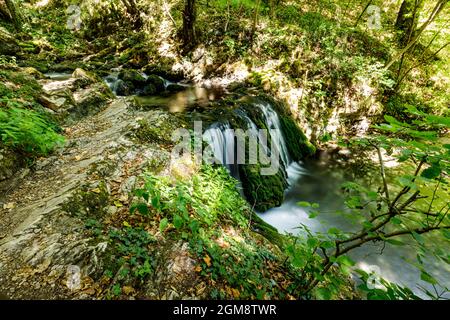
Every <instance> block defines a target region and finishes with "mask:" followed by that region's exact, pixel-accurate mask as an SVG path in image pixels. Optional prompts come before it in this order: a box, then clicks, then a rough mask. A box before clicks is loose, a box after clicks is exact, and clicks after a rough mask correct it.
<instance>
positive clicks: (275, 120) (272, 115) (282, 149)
mask: <svg viewBox="0 0 450 320" xmlns="http://www.w3.org/2000/svg"><path fill="white" fill-rule="evenodd" d="M257 106H258V107H259V109H260V110H261V111H262V113H263V115H264V118H265V120H266V125H267V128H268V129H269V130H271V132H270V134H271V138H272V139H274V140H275V143H274V146H276V147H277V148H278V153H279V154H280V157H281V161H283V164H284V166H285V168H287V167H288V166H289V164H290V163H291V159H290V156H289V152H288V149H287V146H286V141H285V139H284V136H283V131H282V130H281V122H280V117H279V116H278V114H277V113H276V111H275V110H273V108H272V107H271V106H270V104H268V103H265V104H263V103H260V104H258V105H257ZM273 129H274V130H273Z"/></svg>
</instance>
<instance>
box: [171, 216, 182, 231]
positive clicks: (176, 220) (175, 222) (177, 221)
mask: <svg viewBox="0 0 450 320" xmlns="http://www.w3.org/2000/svg"><path fill="white" fill-rule="evenodd" d="M173 225H174V226H175V228H177V229H180V228H181V227H182V226H183V218H182V217H180V216H179V215H175V216H174V217H173Z"/></svg>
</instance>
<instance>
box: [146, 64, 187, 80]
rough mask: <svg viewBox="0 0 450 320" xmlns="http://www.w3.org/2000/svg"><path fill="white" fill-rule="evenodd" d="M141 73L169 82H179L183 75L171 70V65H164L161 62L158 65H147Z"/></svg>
mask: <svg viewBox="0 0 450 320" xmlns="http://www.w3.org/2000/svg"><path fill="white" fill-rule="evenodd" d="M143 71H144V72H145V73H146V74H154V75H157V76H160V77H163V78H164V79H167V80H169V81H181V80H183V73H182V72H180V71H174V70H172V66H171V63H169V62H168V63H167V64H164V63H163V61H161V62H160V63H159V64H158V65H154V64H149V65H147V66H145V67H144V69H143Z"/></svg>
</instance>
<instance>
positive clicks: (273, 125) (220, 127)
mask: <svg viewBox="0 0 450 320" xmlns="http://www.w3.org/2000/svg"><path fill="white" fill-rule="evenodd" d="M255 106H256V107H257V108H258V109H260V110H261V112H262V114H263V116H264V120H265V122H266V126H267V128H268V129H272V131H270V132H269V134H270V135H271V138H272V145H273V147H275V148H277V151H278V153H279V155H280V158H281V162H282V163H283V165H284V167H285V168H288V166H289V164H290V163H291V159H290V156H289V152H288V149H287V147H286V141H285V139H284V135H283V132H282V128H281V121H280V118H279V116H278V114H277V113H276V112H275V110H273V109H272V107H271V106H270V105H269V104H262V103H258V104H255ZM235 114H236V115H237V116H238V117H239V118H240V119H242V120H243V121H244V122H245V123H246V124H247V128H241V129H243V130H248V132H249V133H250V134H251V135H257V134H258V127H257V125H256V124H255V122H254V121H252V119H251V118H250V117H249V116H248V114H247V113H246V112H245V110H243V109H237V110H235ZM203 140H204V141H205V142H207V143H208V145H209V147H210V151H211V152H209V153H210V154H211V155H213V156H214V158H215V160H216V163H220V164H222V165H224V166H225V167H226V168H227V169H228V170H229V171H230V173H231V175H232V176H233V177H235V178H237V179H239V170H238V169H239V168H238V165H237V162H236V160H237V157H236V152H237V150H236V149H237V148H236V141H235V133H234V131H233V129H232V127H231V125H230V123H228V122H224V123H222V122H216V123H214V124H212V125H211V126H210V127H209V128H208V129H207V130H206V131H205V133H204V134H203ZM268 148H269V145H267V146H265V149H266V150H264V151H265V152H266V153H269V150H268ZM286 178H287V177H286Z"/></svg>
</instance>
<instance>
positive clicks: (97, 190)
mask: <svg viewBox="0 0 450 320" xmlns="http://www.w3.org/2000/svg"><path fill="white" fill-rule="evenodd" d="M91 191H92V192H95V193H100V192H102V191H101V190H100V188H95V189H92V190H91Z"/></svg>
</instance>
